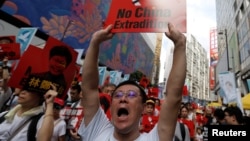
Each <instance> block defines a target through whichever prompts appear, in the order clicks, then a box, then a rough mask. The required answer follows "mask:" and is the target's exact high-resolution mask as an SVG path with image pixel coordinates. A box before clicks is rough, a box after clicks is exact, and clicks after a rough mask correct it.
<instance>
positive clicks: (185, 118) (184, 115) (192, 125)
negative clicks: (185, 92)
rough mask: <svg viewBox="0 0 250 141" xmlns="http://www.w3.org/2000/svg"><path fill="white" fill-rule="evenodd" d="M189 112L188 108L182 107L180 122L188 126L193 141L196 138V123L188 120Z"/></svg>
mask: <svg viewBox="0 0 250 141" xmlns="http://www.w3.org/2000/svg"><path fill="white" fill-rule="evenodd" d="M188 112H189V111H188V107H187V106H183V107H181V109H180V116H179V119H178V121H179V122H181V123H184V124H185V125H187V127H188V130H189V134H190V140H191V141H193V140H194V137H195V123H194V122H193V121H192V120H190V119H188Z"/></svg>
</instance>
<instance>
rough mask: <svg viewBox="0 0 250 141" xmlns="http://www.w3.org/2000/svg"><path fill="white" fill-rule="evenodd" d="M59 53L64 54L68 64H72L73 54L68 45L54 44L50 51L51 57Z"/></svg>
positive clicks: (59, 54)
mask: <svg viewBox="0 0 250 141" xmlns="http://www.w3.org/2000/svg"><path fill="white" fill-rule="evenodd" d="M55 55H58V56H64V57H65V58H66V63H67V64H66V66H68V65H69V64H70V62H71V61H72V54H71V52H70V50H69V49H68V48H67V47H66V46H54V47H52V48H51V50H50V53H49V58H51V57H53V56H55Z"/></svg>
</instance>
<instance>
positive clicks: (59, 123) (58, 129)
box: [51, 119, 66, 141]
mask: <svg viewBox="0 0 250 141" xmlns="http://www.w3.org/2000/svg"><path fill="white" fill-rule="evenodd" d="M65 134H66V122H65V121H64V120H63V119H57V120H56V121H54V130H53V136H52V138H51V141H58V137H60V136H63V135H65Z"/></svg>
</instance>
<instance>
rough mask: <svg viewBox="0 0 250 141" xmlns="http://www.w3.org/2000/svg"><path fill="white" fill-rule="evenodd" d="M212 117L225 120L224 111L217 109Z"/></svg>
mask: <svg viewBox="0 0 250 141" xmlns="http://www.w3.org/2000/svg"><path fill="white" fill-rule="evenodd" d="M214 116H215V117H217V118H218V119H219V120H223V119H224V118H225V114H224V111H223V110H222V109H219V108H217V109H215V110H214Z"/></svg>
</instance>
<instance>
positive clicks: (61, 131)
mask: <svg viewBox="0 0 250 141" xmlns="http://www.w3.org/2000/svg"><path fill="white" fill-rule="evenodd" d="M63 107H64V101H63V100H62V99H60V98H57V97H56V98H55V99H54V105H53V114H54V130H53V136H52V138H51V141H65V134H66V122H65V120H63V119H61V118H60V110H61V109H62V108H63Z"/></svg>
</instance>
